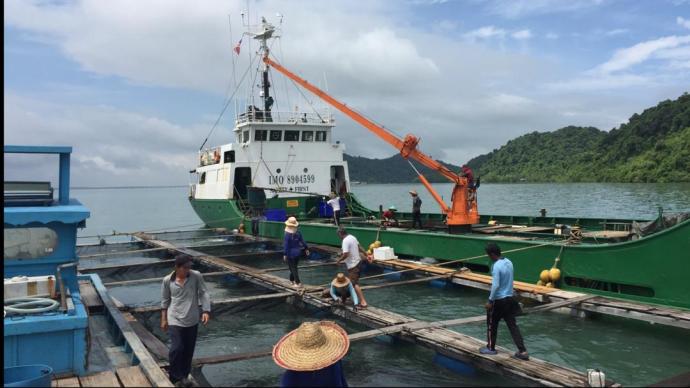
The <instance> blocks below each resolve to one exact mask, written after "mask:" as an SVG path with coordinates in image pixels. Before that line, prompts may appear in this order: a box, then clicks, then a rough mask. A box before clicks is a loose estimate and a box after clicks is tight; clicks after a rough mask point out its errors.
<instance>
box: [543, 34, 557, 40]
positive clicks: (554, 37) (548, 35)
mask: <svg viewBox="0 0 690 388" xmlns="http://www.w3.org/2000/svg"><path fill="white" fill-rule="evenodd" d="M546 39H553V40H555V39H558V34H556V33H554V32H549V33H547V34H546Z"/></svg>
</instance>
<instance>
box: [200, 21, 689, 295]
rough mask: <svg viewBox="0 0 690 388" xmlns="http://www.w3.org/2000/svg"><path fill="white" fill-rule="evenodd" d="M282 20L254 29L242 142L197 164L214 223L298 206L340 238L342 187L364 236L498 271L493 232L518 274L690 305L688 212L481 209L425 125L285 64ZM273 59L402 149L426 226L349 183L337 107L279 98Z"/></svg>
mask: <svg viewBox="0 0 690 388" xmlns="http://www.w3.org/2000/svg"><path fill="white" fill-rule="evenodd" d="M276 31H277V29H276V27H275V26H274V25H273V24H271V23H269V22H268V21H266V19H264V18H262V22H261V23H260V24H259V25H257V26H252V27H251V28H249V31H248V32H245V35H244V36H249V37H251V38H253V40H255V41H257V42H258V43H259V45H260V48H259V50H258V51H257V53H256V57H257V58H260V60H261V61H262V65H261V67H260V68H258V69H257V72H258V74H257V78H256V79H258V80H260V84H259V85H257V86H255V87H254V86H252V88H250V89H251V92H250V93H251V97H250V98H247V99H246V100H243V101H244V105H243V107H242V108H241V109H238V110H237V112H238V113H237V114H236V116H235V120H234V129H233V133H234V141H232V142H230V143H228V144H223V145H220V146H216V147H206V148H204V145H205V144H204V145H202V147H201V149H200V150H199V156H198V165H197V166H195V168H194V169H193V170H192V171H190V172H192V178H193V182H192V183H190V191H189V202H190V204H191V206H192V207H193V209H194V211H195V212H196V213H197V215H198V216H199V217H200V218H201V220H202V221H203V222H204V223H205V224H206V225H208V226H209V227H218V228H227V229H239V230H240V231H241V230H243V229H244V228H245V227H246V228H249V223H250V222H251V223H252V226H253V232H254V233H255V234H258V235H261V236H264V237H268V238H282V236H283V229H284V224H283V222H284V221H285V220H286V219H287V217H289V216H295V217H297V219H298V220H299V222H300V230H301V232H302V234H303V236H304V238H305V240H307V241H308V242H310V243H316V244H324V245H333V246H339V245H340V239H339V237H338V236H337V234H336V229H337V228H338V226H337V225H336V224H335V220H334V219H333V216H332V209H331V207H329V206H328V205H327V204H326V201H327V197H329V196H331V197H332V196H333V195H336V196H339V197H340V198H341V200H340V202H341V205H342V209H343V213H344V214H343V217H342V218H341V220H340V221H341V225H343V226H345V227H346V228H347V229H348V231H349V232H350V233H352V234H354V235H355V236H356V237H357V238H358V240H359V241H360V242H361V243H362V245H366V244H369V243H372V244H373V245H370V247H376V246H377V245H379V243H380V244H383V245H385V246H389V247H393V248H394V250H395V252H396V253H397V254H399V255H402V256H404V257H407V258H411V259H415V258H424V257H430V258H434V259H436V260H439V261H448V262H451V261H452V262H456V263H458V264H461V265H462V266H464V267H466V268H468V269H469V270H471V271H475V272H479V273H489V272H490V262H489V259H488V258H487V257H486V256H485V255H484V248H485V246H486V244H487V243H488V242H495V243H498V244H499V245H500V247H501V248H502V249H503V251H504V252H509V254H508V255H507V256H509V257H510V259H511V261H512V262H513V264H514V268H515V279H516V280H519V281H524V282H531V283H535V282H539V283H540V284H543V285H544V286H547V287H557V288H561V289H564V290H572V291H578V292H586V293H592V294H600V295H604V296H607V297H614V298H622V299H628V300H635V301H641V302H646V303H653V304H660V305H666V306H675V307H682V308H690V282H687V278H688V277H690V267H688V266H687V265H684V262H685V261H686V260H687V258H688V255H689V253H688V252H690V219H688V215H687V214H664V212H663V210H662V209H659V211H658V217H656V218H655V219H618V218H614V219H611V218H584V217H582V218H580V217H557V216H547V215H546V214H543V213H542V214H541V215H540V216H510V215H487V214H479V212H478V210H477V202H478V197H479V195H480V193H481V189H480V188H479V187H478V186H479V185H478V184H477V183H478V182H474V181H472V180H470V179H468V177H467V176H466V175H463V174H459V173H456V172H454V171H451V170H449V169H448V168H446V167H445V166H444V165H443V164H441V163H439V162H438V161H436V160H434V159H433V158H431V157H429V156H428V155H426V154H424V153H423V152H422V151H421V150H420V149H419V148H418V143H419V138H418V137H416V136H415V135H406V136H405V137H404V138H400V137H398V136H397V135H395V134H394V133H392V132H391V131H389V130H387V129H386V128H384V127H383V126H380V125H379V124H377V123H375V122H374V121H373V120H371V119H369V118H367V117H366V116H364V115H363V114H361V113H359V112H357V111H355V110H353V109H352V108H350V107H348V106H347V105H346V104H345V103H343V102H341V101H339V100H337V99H335V98H334V97H332V96H331V95H330V94H328V93H326V92H325V91H323V90H321V89H320V88H318V87H317V86H315V85H313V84H312V83H309V82H308V81H306V80H305V79H302V78H300V77H299V76H297V75H296V74H294V73H293V72H291V71H290V70H288V69H287V68H286V67H284V66H283V65H281V64H280V63H279V62H278V61H277V60H276V59H275V58H274V57H273V53H272V52H271V50H270V44H269V42H270V41H271V40H272V39H275V37H276V35H277V34H276ZM250 66H251V63H250ZM272 70H273V71H275V72H277V73H279V74H281V75H282V76H284V77H287V79H289V80H290V81H292V82H293V83H294V84H296V85H298V86H299V87H300V88H302V89H306V90H307V91H309V92H311V93H312V94H313V95H315V96H317V97H319V99H320V100H322V101H324V102H325V103H327V104H328V105H329V106H330V107H331V108H334V109H337V110H338V111H340V112H342V113H343V114H344V115H345V116H347V117H348V118H350V119H352V120H354V121H355V122H356V123H358V124H360V125H362V126H364V127H365V128H366V129H368V130H369V131H370V132H371V133H372V134H373V135H375V136H377V137H379V138H381V139H382V140H384V141H385V142H386V143H388V144H390V145H391V146H392V147H394V148H395V149H397V150H398V151H399V152H400V153H401V155H402V156H403V157H404V158H405V159H407V160H408V161H409V162H410V166H411V168H412V169H414V170H415V172H416V173H417V175H418V178H419V181H420V182H421V183H422V184H423V185H424V187H425V188H426V189H427V190H428V191H429V193H430V194H431V196H432V197H433V198H434V200H435V201H436V202H437V203H438V206H439V208H440V211H441V212H440V213H424V214H422V215H421V219H422V222H423V225H424V228H423V229H412V228H410V226H411V225H412V214H411V213H406V212H401V213H398V214H397V222H396V223H395V224H383V223H382V222H381V215H382V214H381V213H382V209H378V210H377V209H369V208H367V207H366V206H364V205H363V204H362V203H361V202H360V201H359V200H358V198H357V196H356V195H355V194H354V193H353V192H352V190H351V185H352V181H350V177H349V171H348V165H347V162H346V161H345V160H343V153H344V151H345V145H344V144H342V143H340V142H337V141H333V130H334V128H335V120H334V116H333V114H332V113H331V111H330V110H329V109H323V110H318V109H311V110H309V111H300V110H294V111H291V110H290V109H286V110H284V111H280V110H279V109H275V108H274V105H276V106H278V105H277V104H276V102H277V101H276V99H275V98H274V96H273V94H272V93H273V88H272V87H271V80H272V77H271V71H272ZM255 95H258V97H257V98H255V97H254V96H255ZM254 101H259V103H258V104H254V103H253V102H254ZM257 105H259V106H257ZM414 163H419V164H421V165H424V166H426V167H429V168H431V169H432V170H434V171H436V172H438V173H439V174H441V175H442V176H444V177H445V178H447V179H448V181H449V182H451V183H452V184H453V185H454V186H453V190H452V193H451V204H450V205H448V204H446V203H445V202H444V200H443V198H442V196H441V195H440V194H439V193H437V192H436V190H435V189H434V187H433V186H432V185H431V184H430V183H429V182H428V180H427V179H426V178H425V177H424V175H423V174H421V173H419V171H418V169H417V168H416V167H415V164H414ZM552 269H557V270H558V271H551V270H552ZM554 272H555V274H554Z"/></svg>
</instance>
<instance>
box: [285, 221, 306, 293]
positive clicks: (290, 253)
mask: <svg viewBox="0 0 690 388" xmlns="http://www.w3.org/2000/svg"><path fill="white" fill-rule="evenodd" d="M298 226H299V223H298V222H297V218H295V217H290V218H288V219H287V221H285V237H284V238H283V243H284V244H283V261H285V262H286V263H287V265H288V268H289V269H290V281H291V282H292V285H293V286H297V287H301V286H302V282H300V280H299V273H298V272H297V265H298V264H299V258H300V257H301V256H302V250H304V253H305V254H306V255H307V256H309V247H308V246H307V243H306V242H304V238H302V233H300V232H299V231H298V230H297V227H298Z"/></svg>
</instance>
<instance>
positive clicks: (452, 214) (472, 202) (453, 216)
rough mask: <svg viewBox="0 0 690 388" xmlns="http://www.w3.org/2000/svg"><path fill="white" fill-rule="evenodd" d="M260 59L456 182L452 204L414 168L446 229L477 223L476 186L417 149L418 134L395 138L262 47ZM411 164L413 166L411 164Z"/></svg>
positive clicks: (467, 227) (408, 155) (404, 153)
mask: <svg viewBox="0 0 690 388" xmlns="http://www.w3.org/2000/svg"><path fill="white" fill-rule="evenodd" d="M263 61H264V64H265V65H266V66H270V67H273V68H274V69H276V70H277V71H279V72H280V73H282V74H283V75H285V76H286V77H288V78H290V79H291V80H293V81H295V82H297V83H298V84H299V85H300V86H302V87H303V88H305V89H307V90H309V91H310V92H312V93H314V94H315V95H317V96H318V97H319V98H321V99H322V100H324V101H326V102H327V103H329V104H330V105H332V106H333V107H335V108H336V109H338V110H339V111H341V112H343V113H344V114H345V115H347V116H348V117H350V118H351V119H353V120H354V121H356V122H357V123H359V124H361V125H362V126H363V127H365V128H366V129H368V130H370V131H371V132H373V133H374V134H375V135H377V136H378V137H380V138H381V139H383V140H384V141H385V142H387V143H388V144H390V145H392V146H393V147H395V148H396V149H398V150H400V155H402V157H403V158H405V159H408V158H412V159H414V160H417V161H418V162H420V163H422V164H423V165H425V166H427V167H429V168H431V169H433V170H436V171H438V172H439V173H440V174H441V175H443V176H444V177H446V178H447V179H448V180H449V181H451V182H453V183H455V187H453V194H452V196H451V206H448V205H446V203H445V202H444V201H443V199H442V198H441V196H440V195H439V194H438V193H437V192H436V190H434V188H433V187H432V186H431V184H430V183H429V181H428V180H427V179H426V178H425V177H424V175H422V174H421V173H420V172H419V171H418V170H417V169H416V168H415V172H416V173H417V175H418V176H419V180H420V181H421V182H422V184H423V185H424V187H426V189H427V190H428V191H429V193H431V195H432V196H433V197H434V200H436V202H438V204H439V206H440V207H441V212H442V213H443V214H445V215H446V224H447V225H448V228H449V231H450V232H451V233H453V232H464V231H469V230H471V227H472V224H477V223H479V212H478V211H477V196H476V190H475V189H474V188H470V187H469V186H468V183H469V182H467V178H466V177H464V176H461V175H459V174H457V173H455V172H453V171H451V170H450V169H448V168H447V167H445V166H444V165H442V164H441V163H439V162H437V161H436V160H434V159H432V158H431V157H430V156H428V155H426V154H425V153H423V152H422V151H420V150H419V149H418V148H417V144H418V143H419V138H418V137H416V136H414V135H410V134H408V135H406V136H405V138H404V139H400V138H398V137H397V136H396V135H394V134H392V133H391V132H389V131H388V130H386V129H385V128H383V127H381V126H379V125H376V124H375V123H374V122H372V121H371V120H369V119H367V118H366V117H364V116H362V115H361V114H359V113H357V112H355V111H354V110H352V109H350V108H348V107H347V105H345V104H343V103H342V102H340V101H338V100H336V99H335V98H333V97H331V96H330V95H328V94H327V93H326V92H324V91H323V90H321V89H319V88H317V87H316V86H314V85H312V84H310V83H309V82H307V81H306V80H304V79H302V78H300V77H298V76H297V75H296V74H294V73H292V72H291V71H289V70H288V69H286V68H285V67H283V66H281V65H280V64H279V63H277V62H275V61H274V60H272V59H271V58H269V57H268V50H266V51H265V54H264V57H263ZM412 167H413V168H414V165H413V166H412Z"/></svg>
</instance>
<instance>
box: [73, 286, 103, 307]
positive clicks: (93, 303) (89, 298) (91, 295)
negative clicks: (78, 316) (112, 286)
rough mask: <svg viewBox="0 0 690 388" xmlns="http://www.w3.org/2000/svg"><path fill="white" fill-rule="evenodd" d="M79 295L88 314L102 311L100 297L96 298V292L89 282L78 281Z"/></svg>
mask: <svg viewBox="0 0 690 388" xmlns="http://www.w3.org/2000/svg"><path fill="white" fill-rule="evenodd" d="M79 294H80V295H81V301H82V303H84V306H86V309H87V310H88V311H89V313H97V312H102V311H103V309H104V306H103V301H102V300H101V297H100V296H98V292H96V289H95V288H94V287H93V285H92V284H91V282H90V281H88V280H80V281H79Z"/></svg>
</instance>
